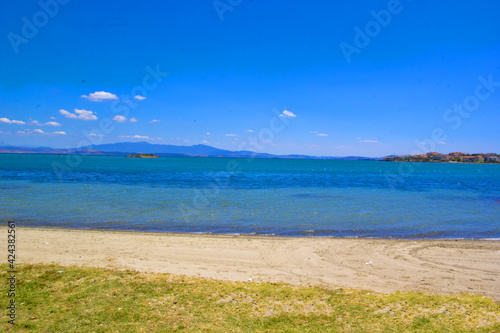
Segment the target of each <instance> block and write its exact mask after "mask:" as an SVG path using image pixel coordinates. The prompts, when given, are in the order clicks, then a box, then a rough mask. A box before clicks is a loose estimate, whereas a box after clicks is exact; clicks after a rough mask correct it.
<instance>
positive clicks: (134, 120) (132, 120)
mask: <svg viewBox="0 0 500 333" xmlns="http://www.w3.org/2000/svg"><path fill="white" fill-rule="evenodd" d="M129 121H130V122H131V123H136V122H138V121H139V120H137V119H135V118H134V117H132V118H130V120H129Z"/></svg>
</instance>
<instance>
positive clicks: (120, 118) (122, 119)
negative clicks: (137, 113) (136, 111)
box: [113, 115, 139, 123]
mask: <svg viewBox="0 0 500 333" xmlns="http://www.w3.org/2000/svg"><path fill="white" fill-rule="evenodd" d="M113 120H114V121H116V122H117V123H124V122H126V121H130V122H131V123H137V122H138V121H139V120H137V119H136V118H134V117H132V118H130V119H128V118H127V117H124V116H120V115H117V116H114V117H113Z"/></svg>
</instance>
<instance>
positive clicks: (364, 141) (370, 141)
mask: <svg viewBox="0 0 500 333" xmlns="http://www.w3.org/2000/svg"><path fill="white" fill-rule="evenodd" d="M358 140H359V142H361V143H378V144H382V143H381V142H380V141H377V140H361V139H358Z"/></svg>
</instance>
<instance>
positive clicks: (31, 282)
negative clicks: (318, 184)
mask: <svg viewBox="0 0 500 333" xmlns="http://www.w3.org/2000/svg"><path fill="white" fill-rule="evenodd" d="M0 268H1V273H0V275H1V281H3V284H4V287H3V288H2V297H0V300H1V304H0V306H1V308H2V309H4V310H3V311H4V313H6V308H7V304H8V302H9V298H8V297H6V290H7V288H8V286H7V282H6V281H7V277H8V273H7V270H8V268H7V265H5V264H4V265H1V267H0ZM17 270H18V272H17V274H16V276H17V291H18V293H17V325H16V327H15V331H19V332H177V331H187V332H231V331H233V330H234V331H235V332H337V331H340V332H346V331H348V332H382V331H383V332H404V331H406V332H410V331H411V332H415V331H418V332H493V331H496V332H498V331H500V305H499V304H497V303H495V302H494V301H493V300H491V299H489V298H486V297H483V296H479V295H467V294H462V295H456V296H450V295H447V296H444V295H425V294H422V293H396V294H392V295H383V294H378V293H373V292H368V291H357V290H342V289H339V290H329V289H325V288H321V287H296V286H290V285H286V284H273V283H248V282H223V281H215V280H209V279H201V278H189V277H183V276H175V275H170V274H142V273H137V272H130V271H119V270H108V269H103V268H78V267H61V266H56V265H18V267H17ZM58 271H63V272H58ZM2 317H3V318H4V321H3V322H2V323H1V324H0V329H2V328H3V330H4V331H9V330H11V329H12V328H11V327H10V325H9V324H7V319H6V315H3V316H2Z"/></svg>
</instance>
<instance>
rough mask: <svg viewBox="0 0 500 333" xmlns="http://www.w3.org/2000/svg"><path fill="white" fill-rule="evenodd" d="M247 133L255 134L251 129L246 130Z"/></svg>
mask: <svg viewBox="0 0 500 333" xmlns="http://www.w3.org/2000/svg"><path fill="white" fill-rule="evenodd" d="M245 132H247V133H252V132H253V130H251V129H250V130H246V131H245Z"/></svg>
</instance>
